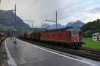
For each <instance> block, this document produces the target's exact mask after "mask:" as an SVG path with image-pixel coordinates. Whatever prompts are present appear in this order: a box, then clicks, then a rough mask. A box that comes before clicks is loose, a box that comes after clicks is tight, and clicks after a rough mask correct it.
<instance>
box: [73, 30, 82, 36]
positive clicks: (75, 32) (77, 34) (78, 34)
mask: <svg viewBox="0 0 100 66" xmlns="http://www.w3.org/2000/svg"><path fill="white" fill-rule="evenodd" d="M71 36H81V32H80V31H72V32H71Z"/></svg>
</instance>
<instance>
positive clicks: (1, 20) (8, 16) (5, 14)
mask: <svg viewBox="0 0 100 66" xmlns="http://www.w3.org/2000/svg"><path fill="white" fill-rule="evenodd" d="M14 22H15V13H14V12H13V11H11V10H9V11H3V10H0V24H2V25H9V26H14ZM16 26H18V27H22V26H23V27H28V28H29V27H30V26H29V25H28V24H25V23H24V22H23V20H22V19H20V18H19V17H18V16H16Z"/></svg>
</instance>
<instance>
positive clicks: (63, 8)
mask: <svg viewBox="0 0 100 66" xmlns="http://www.w3.org/2000/svg"><path fill="white" fill-rule="evenodd" d="M83 1H85V0H82V1H80V2H77V3H75V4H72V5H70V6H67V7H65V8H63V9H59V10H60V11H61V10H64V9H66V8H70V7H72V6H74V5H77V4H79V3H81V2H83Z"/></svg>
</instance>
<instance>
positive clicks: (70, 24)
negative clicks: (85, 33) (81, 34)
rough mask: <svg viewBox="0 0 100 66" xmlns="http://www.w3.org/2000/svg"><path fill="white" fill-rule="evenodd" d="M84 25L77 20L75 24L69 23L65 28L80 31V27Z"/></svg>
mask: <svg viewBox="0 0 100 66" xmlns="http://www.w3.org/2000/svg"><path fill="white" fill-rule="evenodd" d="M83 25H84V23H83V22H82V21H80V20H77V21H76V22H69V23H68V24H67V25H66V27H68V26H70V27H73V28H75V29H80V27H82V26H83Z"/></svg>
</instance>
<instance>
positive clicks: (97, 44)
mask: <svg viewBox="0 0 100 66" xmlns="http://www.w3.org/2000/svg"><path fill="white" fill-rule="evenodd" d="M83 42H85V43H86V44H83V45H82V47H86V48H92V49H98V50H100V42H94V41H92V39H91V38H83Z"/></svg>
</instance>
